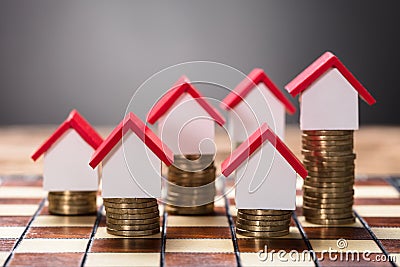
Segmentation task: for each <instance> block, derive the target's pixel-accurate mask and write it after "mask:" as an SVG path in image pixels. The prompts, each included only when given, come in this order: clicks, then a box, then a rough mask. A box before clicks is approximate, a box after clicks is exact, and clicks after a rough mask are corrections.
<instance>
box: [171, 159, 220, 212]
mask: <svg viewBox="0 0 400 267" xmlns="http://www.w3.org/2000/svg"><path fill="white" fill-rule="evenodd" d="M214 182H215V166H214V161H213V156H212V155H202V156H200V155H175V156H174V164H173V165H171V166H170V167H169V169H168V186H167V196H166V199H165V201H166V203H167V206H166V211H167V212H168V213H171V214H180V215H201V214H210V213H213V212H214V197H215V194H216V190H215V183H214Z"/></svg>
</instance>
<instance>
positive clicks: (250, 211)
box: [239, 209, 292, 215]
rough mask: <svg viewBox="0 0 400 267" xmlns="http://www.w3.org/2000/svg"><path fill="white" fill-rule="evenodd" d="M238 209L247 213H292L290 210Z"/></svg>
mask: <svg viewBox="0 0 400 267" xmlns="http://www.w3.org/2000/svg"><path fill="white" fill-rule="evenodd" d="M239 211H240V212H241V213H244V214H248V215H286V214H291V213H292V211H291V210H260V209H254V210H252V209H239Z"/></svg>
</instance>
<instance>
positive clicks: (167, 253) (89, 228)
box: [0, 177, 400, 266]
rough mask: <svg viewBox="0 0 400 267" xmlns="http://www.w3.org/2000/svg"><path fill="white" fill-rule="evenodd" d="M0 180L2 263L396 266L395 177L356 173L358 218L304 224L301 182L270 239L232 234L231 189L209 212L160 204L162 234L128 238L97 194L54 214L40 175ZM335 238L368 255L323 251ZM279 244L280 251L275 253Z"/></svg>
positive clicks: (398, 214)
mask: <svg viewBox="0 0 400 267" xmlns="http://www.w3.org/2000/svg"><path fill="white" fill-rule="evenodd" d="M0 179H1V186H0V261H1V262H3V263H4V264H5V265H6V266H159V265H161V266H289V265H290V266H292V265H293V266H338V265H341V266H349V265H351V266H396V262H397V263H398V262H400V195H399V191H398V190H397V189H396V187H395V185H396V183H398V180H397V179H381V178H371V179H358V180H357V182H356V186H355V197H356V199H355V205H354V210H355V212H356V216H357V221H356V223H355V224H352V225H346V226H338V227H324V226H318V225H314V224H310V223H307V222H305V220H304V217H303V216H302V210H301V203H302V198H301V190H300V188H301V184H299V185H298V189H299V190H298V197H297V205H298V208H297V210H296V212H295V215H293V218H292V223H291V228H290V234H289V235H288V236H284V237H280V238H270V239H253V238H247V237H244V236H240V235H236V234H235V231H234V223H235V219H236V209H235V206H234V199H233V196H234V192H233V191H231V192H229V193H228V194H227V196H226V197H222V198H220V199H218V200H217V201H216V202H215V206H216V207H215V214H214V215H212V216H176V215H167V214H166V213H164V212H163V211H162V206H160V213H161V218H162V219H161V221H162V232H161V233H160V234H157V235H154V236H148V237H144V238H125V237H117V236H113V235H109V234H107V232H106V226H105V216H104V211H103V207H102V205H101V198H99V212H98V214H97V216H96V215H93V216H79V217H78V216H71V217H67V216H53V215H50V214H49V213H48V209H47V202H46V199H45V197H46V193H45V192H44V191H42V188H41V183H42V181H41V179H40V177H1V178H0ZM227 183H228V184H229V183H232V181H228V182H227ZM397 186H398V184H397ZM227 188H228V187H227ZM338 239H344V241H343V240H342V241H343V242H345V244H346V246H345V247H344V248H343V249H341V250H340V251H341V252H346V251H350V250H351V251H359V252H363V251H368V252H369V254H368V257H367V258H365V259H363V258H362V256H360V257H361V258H360V261H357V260H348V261H346V259H343V260H340V258H338V259H337V260H331V259H330V257H329V255H328V254H325V253H323V251H324V250H327V249H328V248H329V247H331V248H333V249H338V243H337V242H338V241H337V240H338ZM266 247H267V251H268V254H265V253H264V251H265V248H266ZM279 250H283V251H285V253H283V254H279V255H278V254H277V253H274V252H273V251H279ZM304 250H305V251H308V250H314V251H315V252H316V256H317V258H316V259H314V260H313V259H311V260H308V259H304V260H298V259H296V255H297V254H295V253H296V251H297V252H302V251H304ZM259 251H261V252H260V253H259ZM281 253H282V252H281ZM266 255H267V256H268V258H267V259H265V258H263V257H265V256H266ZM338 255H339V254H338ZM388 258H391V260H392V261H389V260H387V259H388ZM385 259H386V260H385ZM383 260H385V261H383Z"/></svg>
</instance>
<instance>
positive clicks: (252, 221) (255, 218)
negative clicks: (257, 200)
mask: <svg viewBox="0 0 400 267" xmlns="http://www.w3.org/2000/svg"><path fill="white" fill-rule="evenodd" d="M291 216H292V211H291V210H252V209H251V210H250V209H239V210H238V213H237V219H236V233H238V234H240V235H244V236H250V237H259V238H267V237H276V236H283V235H287V234H289V226H290V218H291Z"/></svg>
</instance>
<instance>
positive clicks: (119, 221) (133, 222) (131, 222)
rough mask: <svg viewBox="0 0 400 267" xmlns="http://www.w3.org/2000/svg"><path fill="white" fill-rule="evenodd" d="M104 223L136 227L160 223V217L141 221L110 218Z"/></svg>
mask: <svg viewBox="0 0 400 267" xmlns="http://www.w3.org/2000/svg"><path fill="white" fill-rule="evenodd" d="M106 222H107V223H110V224H119V225H138V224H152V223H156V222H158V223H159V222H160V217H159V216H157V217H154V218H150V219H142V220H124V219H114V218H110V217H106Z"/></svg>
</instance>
